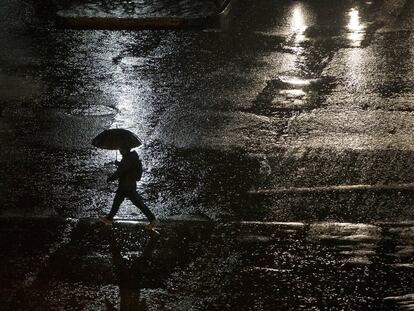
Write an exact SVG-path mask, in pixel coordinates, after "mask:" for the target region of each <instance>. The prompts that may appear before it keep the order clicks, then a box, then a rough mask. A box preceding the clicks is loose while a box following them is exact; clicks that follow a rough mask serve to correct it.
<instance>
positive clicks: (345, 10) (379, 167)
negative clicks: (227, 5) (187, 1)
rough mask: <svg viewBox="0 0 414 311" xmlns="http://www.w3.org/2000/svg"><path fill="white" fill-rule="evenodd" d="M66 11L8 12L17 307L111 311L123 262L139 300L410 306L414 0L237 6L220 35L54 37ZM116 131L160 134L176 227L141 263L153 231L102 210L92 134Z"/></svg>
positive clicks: (144, 185) (8, 298) (168, 227)
mask: <svg viewBox="0 0 414 311" xmlns="http://www.w3.org/2000/svg"><path fill="white" fill-rule="evenodd" d="M68 5H69V3H63V2H62V3H59V5H56V6H50V7H49V8H48V9H46V6H45V5H44V4H37V5H34V4H32V3H30V2H20V1H9V2H8V3H3V4H1V6H2V8H1V10H0V14H1V17H2V18H1V26H2V27H1V30H0V33H1V36H0V42H1V46H2V49H1V51H0V64H1V71H0V82H1V85H0V100H1V104H2V105H1V118H0V141H1V145H2V146H7V148H5V147H3V148H1V149H0V154H1V157H0V161H1V163H0V165H1V167H2V179H1V181H0V185H1V187H0V194H1V196H0V200H1V201H0V203H1V206H2V208H1V210H0V213H1V220H0V221H1V222H2V224H3V226H2V228H3V229H2V233H1V242H2V249H4V253H7V254H8V255H7V256H4V257H3V259H1V262H2V267H4V268H3V270H2V271H1V275H2V279H3V280H5V282H4V283H5V284H7V285H3V290H2V291H1V297H2V300H3V301H5V303H4V308H6V309H7V308H9V309H11V310H13V309H24V308H25V307H26V306H27V305H28V302H29V301H30V302H31V303H32V304H33V308H34V309H36V310H41V309H45V308H46V309H48V308H50V309H53V310H55V309H59V308H62V309H64V310H71V309H79V310H87V309H90V310H98V309H105V308H107V309H108V310H110V308H112V307H111V306H112V305H114V304H117V303H118V302H119V297H120V296H121V297H125V292H123V293H124V295H122V293H121V291H122V290H120V288H121V289H122V288H124V287H125V286H124V287H123V286H122V284H124V283H123V282H120V281H119V280H122V279H123V278H122V277H120V276H119V275H117V272H116V268H117V267H119V266H121V267H124V266H125V267H128V268H125V269H127V271H129V272H130V273H131V274H134V275H137V276H138V275H139V276H140V277H139V278H141V277H142V280H141V283H140V284H138V285H137V284H133V285H130V283H128V282H126V283H127V284H128V286H126V287H127V288H134V289H136V288H141V298H140V300H139V299H138V298H137V299H135V301H138V300H139V301H140V302H139V304H141V306H140V308H141V309H143V310H146V309H145V308H148V309H149V310H163V309H165V310H273V309H276V310H381V309H383V310H393V309H395V308H397V305H402V304H401V303H400V304H397V303H395V300H396V299H393V298H392V297H403V298H401V299H402V302H406V301H408V304H407V305H408V306H411V307H413V305H412V304H413V298H412V293H413V276H412V272H413V266H412V263H413V227H412V220H413V209H412V204H413V201H414V191H413V190H412V188H411V189H410V188H408V189H404V190H401V189H399V188H398V187H397V186H398V185H401V184H411V183H413V182H414V177H413V176H414V174H413V170H414V168H413V166H412V165H411V163H412V162H413V161H412V159H413V147H412V146H413V144H412V142H413V136H412V130H411V129H412V126H411V125H412V123H413V120H414V119H413V112H412V111H413V84H414V83H413V69H414V68H413V64H414V62H413V44H412V43H413V31H412V29H413V16H414V15H413V14H414V4H413V3H411V2H410V1H408V2H407V3H406V4H405V3H404V1H388V2H387V1H385V2H382V1H340V0H338V1H267V0H266V1H265V0H263V1H239V3H238V5H237V6H236V7H235V10H234V11H233V13H232V16H231V20H230V23H229V25H228V29H226V30H223V31H215V30H207V31H169V30H165V31H115V32H114V31H105V30H100V31H93V30H85V31H74V30H65V29H58V28H56V27H55V25H54V22H53V20H51V19H50V16H53V13H54V12H55V10H56V9H57V8H67V7H68ZM391 9H392V10H391ZM390 10H391V13H390ZM109 127H112V128H115V127H125V128H128V129H130V130H132V131H134V132H136V133H138V134H139V135H140V137H141V138H142V139H143V140H144V141H145V145H144V146H143V147H141V148H139V149H138V152H139V154H140V156H141V157H142V159H143V162H144V167H145V174H144V179H143V180H142V182H141V183H140V185H139V190H140V191H141V192H142V193H143V196H144V197H145V199H146V202H147V203H148V206H149V207H150V208H151V209H152V210H153V211H154V212H155V213H156V214H157V215H158V216H159V217H160V218H161V219H164V221H163V225H162V226H161V233H162V238H161V240H160V241H159V242H158V245H159V246H158V247H157V248H156V250H155V251H154V255H153V257H154V259H153V260H152V261H150V262H149V263H148V262H145V263H142V265H141V266H142V267H143V268H142V269H141V270H138V271H136V270H134V269H135V268H133V267H131V266H129V265H128V263H129V262H132V263H134V262H136V261H137V260H138V259H137V258H138V257H137V256H139V252H140V250H141V249H142V248H143V246H144V245H145V238H144V237H145V235H144V236H143V235H142V229H141V224H140V223H130V225H129V226H130V227H128V226H126V225H123V224H122V223H121V222H120V223H119V226H118V227H115V228H114V230H113V233H108V232H104V233H101V232H100V230H97V231H95V227H94V225H93V222H91V221H90V220H88V219H87V218H90V217H92V218H95V217H96V215H97V214H100V213H102V212H103V211H107V210H108V209H109V206H110V204H111V200H112V197H113V191H114V189H115V185H108V184H107V183H106V181H105V180H106V175H107V174H109V173H110V172H111V171H113V170H114V165H113V164H112V161H113V160H114V159H115V153H114V152H108V151H102V150H96V149H94V148H93V147H92V146H91V145H90V141H91V139H92V138H93V137H94V136H95V135H97V134H98V133H99V132H100V131H102V130H103V129H106V128H109ZM384 184H385V185H391V187H389V188H387V190H386V191H384V190H383V189H382V190H378V189H377V187H378V185H384ZM353 185H362V186H363V187H362V189H363V190H352V189H351V190H345V191H335V190H334V191H332V189H336V188H335V186H345V189H346V187H347V186H353ZM392 185H396V187H395V188H393V186H392ZM332 187H333V188H332ZM284 189H288V191H284ZM301 189H320V191H319V190H318V191H300V190H301ZM263 190H266V191H267V192H265V191H263ZM118 215H119V217H120V219H124V220H125V219H140V218H142V215H141V214H140V213H139V212H137V210H136V209H135V208H134V207H133V206H132V205H131V204H130V203H125V204H124V205H123V207H122V208H121V210H120V213H119V214H118ZM21 216H25V218H21ZM39 216H42V217H45V218H39ZM171 216H179V219H180V220H171V218H168V217H171ZM194 217H197V220H194ZM79 219H83V220H79ZM186 219H192V220H191V221H190V220H186ZM211 220H213V222H211ZM407 221H408V222H407ZM410 221H411V222H410ZM292 222H294V223H292ZM33 232H36V235H38V238H37V237H33V236H32V234H33ZM134 233H137V234H136V235H134ZM102 234H103V235H104V237H102V236H101V235H102ZM111 234H114V236H115V238H114V237H113V236H112V235H111ZM137 236H139V238H136V239H135V237H137ZM11 237H13V239H11ZM10 239H11V240H10ZM108 239H109V240H108ZM111 239H112V240H111ZM108 241H109V242H108ZM111 241H112V242H111ZM114 241H115V242H114ZM117 243H120V244H121V246H120V247H121V250H122V251H121V250H120V251H119V252H118V251H117V249H118V248H117V247H118V244H117ZM108 245H109V246H108ZM111 245H112V248H111ZM114 245H115V246H114ZM114 249H115V251H114ZM134 251H135V253H134ZM118 253H119V254H120V253H122V254H123V256H124V257H125V258H127V257H128V254H129V253H131V254H132V255H131V256H130V257H131V258H132V259H128V258H127V259H125V260H126V262H127V263H124V262H123V261H122V260H121V262H122V264H119V261H118V264H117V263H116V262H117V261H116V260H115V258H118V257H119V255H118ZM125 254H126V255H125ZM137 254H138V255H137ZM121 257H122V256H121ZM124 257H122V258H124ZM39 258H41V260H39ZM111 260H112V261H111ZM138 261H139V260H138ZM112 262H115V263H114V264H112ZM122 269H124V268H122ZM122 269H121V270H122ZM131 271H132V272H131ZM96 275H99V277H96V278H95V279H94V276H96ZM137 278H138V277H137ZM134 280H136V279H134ZM218 284H220V286H218ZM119 285H121V286H119ZM45 292H47V293H48V295H44V293H45ZM405 295H408V296H405ZM410 295H411V296H410ZM126 296H128V295H126ZM103 297H105V298H106V297H107V299H104V298H103ZM387 297H388V298H387ZM390 297H391V298H390ZM143 298H145V301H146V302H145V301H144V300H143ZM386 298H387V299H386ZM410 301H411V305H409V303H410ZM92 302H93V303H92ZM144 305H146V306H145V307H144ZM45 306H49V307H45ZM137 308H138V307H136V309H137ZM124 309H125V308H124Z"/></svg>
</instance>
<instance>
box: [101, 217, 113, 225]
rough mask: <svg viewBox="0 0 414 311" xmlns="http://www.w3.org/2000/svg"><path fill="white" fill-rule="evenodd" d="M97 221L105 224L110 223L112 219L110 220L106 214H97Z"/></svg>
mask: <svg viewBox="0 0 414 311" xmlns="http://www.w3.org/2000/svg"><path fill="white" fill-rule="evenodd" d="M99 221H100V222H101V223H103V224H105V225H107V226H109V225H112V220H110V219H109V218H108V217H107V216H99Z"/></svg>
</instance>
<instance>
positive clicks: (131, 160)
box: [108, 151, 142, 191]
mask: <svg viewBox="0 0 414 311" xmlns="http://www.w3.org/2000/svg"><path fill="white" fill-rule="evenodd" d="M141 175H142V163H141V160H140V159H139V157H138V154H137V153H136V152H135V151H131V152H130V153H128V154H127V155H125V156H123V157H122V160H121V162H119V164H118V169H117V170H116V172H115V173H113V174H112V175H111V176H110V177H109V178H108V181H113V180H116V179H119V185H118V190H120V191H133V190H135V189H136V187H137V180H140V179H141Z"/></svg>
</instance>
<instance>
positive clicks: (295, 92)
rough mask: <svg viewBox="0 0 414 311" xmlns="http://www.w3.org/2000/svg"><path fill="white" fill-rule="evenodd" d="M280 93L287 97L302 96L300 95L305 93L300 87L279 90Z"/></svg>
mask: <svg viewBox="0 0 414 311" xmlns="http://www.w3.org/2000/svg"><path fill="white" fill-rule="evenodd" d="M280 94H282V95H286V96H287V97H302V96H305V95H306V93H305V92H304V91H303V90H302V89H298V90H281V91H280Z"/></svg>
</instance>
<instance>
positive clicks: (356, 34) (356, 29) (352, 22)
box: [347, 8, 365, 45]
mask: <svg viewBox="0 0 414 311" xmlns="http://www.w3.org/2000/svg"><path fill="white" fill-rule="evenodd" d="M348 15H349V23H348V25H347V28H348V29H349V31H350V33H349V34H348V39H349V40H350V41H351V42H352V43H353V45H358V44H359V43H360V42H361V41H362V40H363V39H364V35H365V33H364V28H365V26H364V25H363V24H361V21H360V17H359V11H358V10H357V9H355V8H352V9H351V10H350V11H349V13H348Z"/></svg>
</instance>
